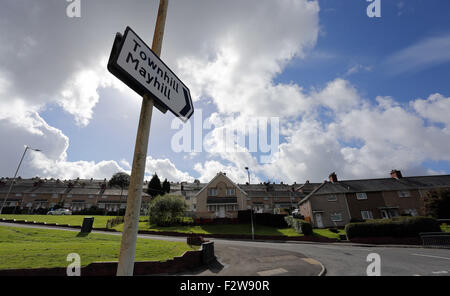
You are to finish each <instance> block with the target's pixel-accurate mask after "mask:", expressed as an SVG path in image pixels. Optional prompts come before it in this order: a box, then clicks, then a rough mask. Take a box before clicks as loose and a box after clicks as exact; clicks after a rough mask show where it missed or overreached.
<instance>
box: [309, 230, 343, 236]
mask: <svg viewBox="0 0 450 296" xmlns="http://www.w3.org/2000/svg"><path fill="white" fill-rule="evenodd" d="M314 234H315V235H317V236H323V237H328V238H339V235H340V234H345V230H344V229H339V232H338V233H334V232H331V231H330V230H329V229H326V228H325V229H314Z"/></svg>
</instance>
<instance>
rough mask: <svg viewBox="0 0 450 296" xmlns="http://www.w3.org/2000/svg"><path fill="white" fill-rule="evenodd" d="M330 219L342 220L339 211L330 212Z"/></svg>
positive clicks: (334, 220)
mask: <svg viewBox="0 0 450 296" xmlns="http://www.w3.org/2000/svg"><path fill="white" fill-rule="evenodd" d="M331 221H333V222H338V221H342V214H341V213H333V214H331Z"/></svg>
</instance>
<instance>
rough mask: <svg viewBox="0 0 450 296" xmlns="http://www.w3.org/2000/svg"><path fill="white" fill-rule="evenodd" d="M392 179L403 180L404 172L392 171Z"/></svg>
mask: <svg viewBox="0 0 450 296" xmlns="http://www.w3.org/2000/svg"><path fill="white" fill-rule="evenodd" d="M391 177H392V178H395V179H401V178H403V176H402V172H401V171H399V170H392V171H391Z"/></svg>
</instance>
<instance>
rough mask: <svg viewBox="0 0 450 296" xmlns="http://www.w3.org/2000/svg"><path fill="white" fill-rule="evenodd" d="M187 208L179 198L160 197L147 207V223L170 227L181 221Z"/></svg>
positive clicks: (171, 196)
mask: <svg viewBox="0 0 450 296" xmlns="http://www.w3.org/2000/svg"><path fill="white" fill-rule="evenodd" d="M186 209H187V206H186V204H185V202H184V200H183V198H182V197H181V196H176V195H162V196H161V195H160V196H157V197H156V198H155V199H154V200H152V202H151V203H150V205H149V223H150V224H156V225H157V226H172V225H175V224H178V223H180V222H182V221H183V218H184V213H185V211H186Z"/></svg>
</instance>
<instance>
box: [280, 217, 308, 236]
mask: <svg viewBox="0 0 450 296" xmlns="http://www.w3.org/2000/svg"><path fill="white" fill-rule="evenodd" d="M284 220H285V221H286V223H287V224H288V225H289V226H290V227H292V228H294V229H295V230H296V231H297V232H298V233H300V234H302V233H303V234H304V235H312V234H313V229H312V226H311V224H310V223H308V222H306V221H305V220H300V219H296V218H294V217H292V216H286V217H284Z"/></svg>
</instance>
